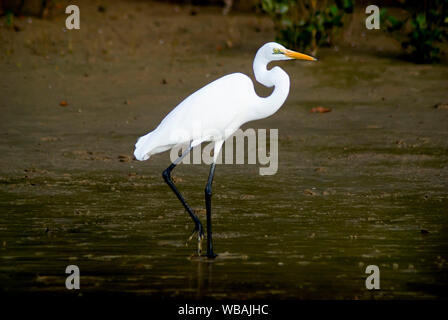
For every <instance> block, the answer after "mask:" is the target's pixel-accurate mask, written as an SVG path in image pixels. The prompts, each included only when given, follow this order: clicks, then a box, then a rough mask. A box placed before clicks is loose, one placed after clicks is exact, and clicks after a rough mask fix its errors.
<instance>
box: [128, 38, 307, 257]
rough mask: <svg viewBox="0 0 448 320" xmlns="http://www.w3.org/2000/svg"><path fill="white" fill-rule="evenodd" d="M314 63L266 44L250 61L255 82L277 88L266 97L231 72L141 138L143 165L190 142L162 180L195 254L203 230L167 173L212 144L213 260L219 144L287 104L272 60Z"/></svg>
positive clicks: (282, 75) (138, 150) (208, 191)
mask: <svg viewBox="0 0 448 320" xmlns="http://www.w3.org/2000/svg"><path fill="white" fill-rule="evenodd" d="M291 59H301V60H309V61H315V60H316V59H315V58H313V57H311V56H308V55H305V54H302V53H298V52H294V51H292V50H288V49H286V48H285V47H284V46H282V45H281V44H278V43H275V42H269V43H266V44H265V45H263V46H262V47H261V48H260V49H258V51H257V54H256V56H255V59H254V62H253V69H254V74H255V78H256V80H257V81H258V82H260V83H261V84H263V85H265V86H266V87H275V88H274V91H273V92H272V94H271V95H270V96H268V97H259V96H258V95H257V94H256V92H255V89H254V85H253V83H252V80H251V79H250V78H249V77H248V76H247V75H245V74H242V73H232V74H229V75H226V76H223V77H221V78H219V79H217V80H215V81H213V82H211V83H209V84H208V85H206V86H205V87H203V88H201V89H199V90H198V91H196V92H194V93H193V94H191V95H190V96H188V97H187V98H186V99H185V100H183V101H182V102H181V103H180V104H179V105H177V106H176V107H175V108H174V109H173V110H172V111H171V112H170V113H169V114H168V115H167V116H166V117H165V118H164V119H163V120H162V122H161V123H160V124H159V125H158V126H157V128H155V129H154V130H153V131H151V132H149V133H148V134H146V135H144V136H142V137H140V138H139V139H138V141H137V143H136V144H135V151H134V156H135V158H136V159H137V160H140V161H143V160H147V159H149V157H150V156H152V155H154V154H156V153H160V152H163V151H167V150H170V149H172V148H173V147H175V146H178V145H181V144H186V143H189V148H188V149H187V150H186V151H185V152H184V153H183V154H182V155H181V156H180V157H179V158H178V159H177V160H175V161H174V162H173V163H172V164H171V165H170V166H169V167H168V168H167V169H166V170H165V171H163V174H162V175H163V178H164V179H165V181H166V183H167V184H168V185H169V186H170V188H171V189H172V190H173V192H174V193H175V194H176V196H177V197H178V198H179V200H180V201H181V202H182V204H183V206H184V207H185V209H186V210H187V212H188V213H189V215H190V217H191V218H192V219H193V221H194V223H195V229H194V230H193V234H192V235H191V236H190V239H191V238H192V237H193V236H194V234H195V233H197V234H198V254H199V255H200V254H201V248H202V247H201V244H202V239H203V238H204V231H203V230H204V229H203V227H202V224H201V222H200V221H199V219H198V217H197V216H196V214H195V213H194V212H193V210H192V209H191V208H190V206H189V205H188V204H187V202H186V201H185V199H184V198H183V196H182V195H181V194H180V192H179V191H178V190H177V188H176V186H175V185H174V183H173V181H172V179H171V171H172V170H173V169H174V167H175V166H176V165H177V164H178V163H179V162H180V161H182V159H183V158H184V157H185V156H186V155H187V154H188V153H189V152H190V151H191V149H192V148H193V147H195V146H197V145H199V144H201V143H202V142H205V141H213V142H214V155H213V163H212V165H211V167H210V174H209V177H208V181H207V185H206V187H205V203H206V211H207V257H208V258H215V257H216V255H215V254H214V252H213V245H212V230H211V196H212V182H213V176H214V172H215V163H216V160H217V158H218V155H219V152H220V151H221V147H222V145H223V142H224V141H225V140H226V139H227V138H228V137H230V136H231V135H232V134H233V133H234V132H235V131H236V130H238V129H239V128H240V127H241V126H242V125H243V124H245V123H246V122H249V121H252V120H257V119H263V118H266V117H269V116H270V115H272V114H274V113H275V112H276V111H277V110H278V109H279V108H280V107H281V106H282V105H283V103H284V102H285V100H286V98H287V96H288V93H289V86H290V82H289V76H288V74H287V73H286V72H285V71H283V70H282V69H281V68H280V67H278V66H276V67H274V68H272V69H270V70H268V69H267V65H268V64H269V63H270V62H271V61H276V60H291Z"/></svg>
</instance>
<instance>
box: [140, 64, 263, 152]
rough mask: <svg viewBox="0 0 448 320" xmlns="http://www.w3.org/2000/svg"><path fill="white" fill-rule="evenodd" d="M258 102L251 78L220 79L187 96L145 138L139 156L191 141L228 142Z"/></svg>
mask: <svg viewBox="0 0 448 320" xmlns="http://www.w3.org/2000/svg"><path fill="white" fill-rule="evenodd" d="M257 99H259V97H258V96H257V94H256V93H255V90H254V86H253V83H252V80H251V79H250V78H249V77H248V76H246V75H244V74H242V73H233V74H229V75H227V76H224V77H222V78H219V79H217V80H215V81H213V82H211V83H209V84H208V85H206V86H205V87H202V88H201V89H199V90H198V91H196V92H194V93H193V94H191V95H190V96H188V97H187V98H186V99H185V100H183V101H182V102H181V103H180V104H179V105H177V106H176V107H175V108H174V109H173V110H171V112H170V113H169V114H168V115H167V116H166V117H165V118H164V119H163V120H162V122H161V123H160V124H159V126H158V127H157V128H156V129H155V130H154V131H152V132H150V133H149V134H148V135H146V136H144V137H142V138H141V139H144V140H142V143H141V145H142V146H144V148H143V149H144V150H143V149H140V152H139V154H148V153H151V154H154V153H157V152H162V151H165V150H167V149H169V148H171V147H173V146H175V145H178V144H183V143H186V142H189V141H193V143H195V144H196V145H197V144H200V143H202V142H204V141H208V140H225V139H226V138H227V137H228V136H230V135H231V134H232V133H233V132H234V131H235V130H237V129H238V128H239V126H241V124H243V123H244V122H245V121H244V120H245V119H246V114H247V113H248V112H249V111H250V110H251V109H253V107H254V105H256V103H257ZM143 141H144V143H143ZM138 144H139V143H137V145H138ZM136 147H138V146H136ZM136 151H137V150H136ZM152 151H156V152H152Z"/></svg>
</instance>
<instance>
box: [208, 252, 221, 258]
mask: <svg viewBox="0 0 448 320" xmlns="http://www.w3.org/2000/svg"><path fill="white" fill-rule="evenodd" d="M217 256H218V255H217V254H215V253H213V252H211V253H207V258H209V259H215V258H216V257H217Z"/></svg>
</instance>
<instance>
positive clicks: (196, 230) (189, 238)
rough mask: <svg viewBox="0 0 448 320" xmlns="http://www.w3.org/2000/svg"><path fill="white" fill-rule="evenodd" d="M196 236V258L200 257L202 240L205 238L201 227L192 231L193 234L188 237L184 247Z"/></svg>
mask: <svg viewBox="0 0 448 320" xmlns="http://www.w3.org/2000/svg"><path fill="white" fill-rule="evenodd" d="M196 235H197V236H198V256H200V255H201V253H202V240H204V238H205V235H204V231H203V230H202V226H201V225H199V226H198V227H195V228H194V229H193V232H192V233H191V235H190V237H188V239H187V241H186V243H185V245H188V243H189V242H190V241H191V239H193V238H194V236H196Z"/></svg>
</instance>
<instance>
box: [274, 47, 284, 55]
mask: <svg viewBox="0 0 448 320" xmlns="http://www.w3.org/2000/svg"><path fill="white" fill-rule="evenodd" d="M272 53H273V54H283V52H282V51H281V50H280V49H277V48H275V49H273V50H272Z"/></svg>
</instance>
